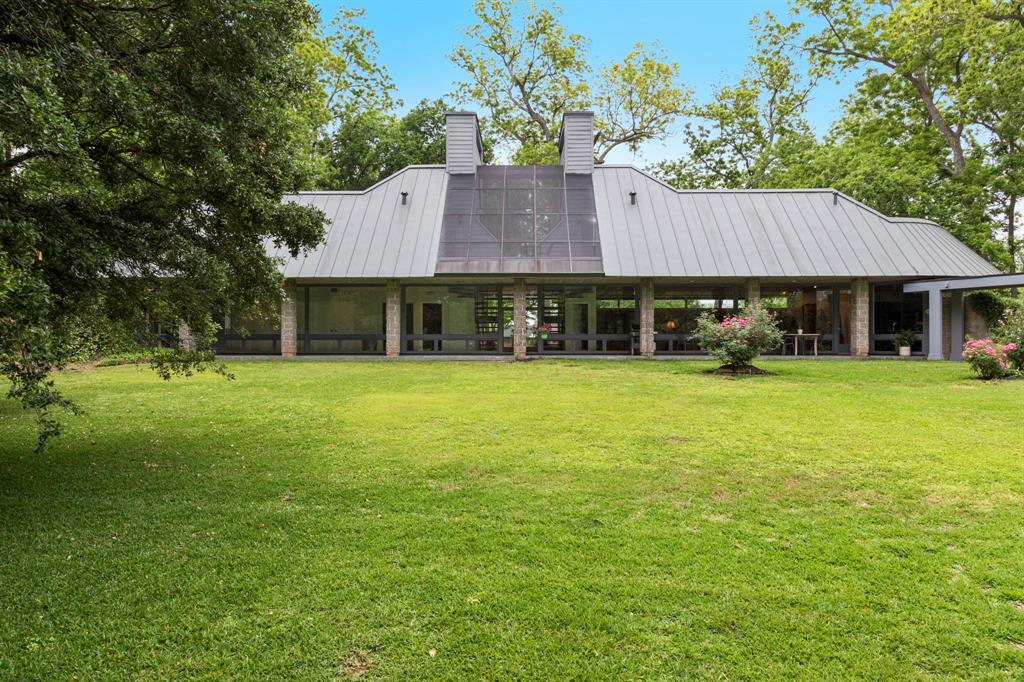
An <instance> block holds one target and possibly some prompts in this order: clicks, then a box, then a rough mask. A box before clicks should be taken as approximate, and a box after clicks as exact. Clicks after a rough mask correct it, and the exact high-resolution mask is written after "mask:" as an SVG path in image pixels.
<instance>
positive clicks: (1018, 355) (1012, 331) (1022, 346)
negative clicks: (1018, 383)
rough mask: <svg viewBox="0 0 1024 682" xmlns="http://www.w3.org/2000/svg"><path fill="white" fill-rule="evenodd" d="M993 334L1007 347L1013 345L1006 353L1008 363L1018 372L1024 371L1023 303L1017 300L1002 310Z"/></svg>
mask: <svg viewBox="0 0 1024 682" xmlns="http://www.w3.org/2000/svg"><path fill="white" fill-rule="evenodd" d="M994 336H995V338H996V339H997V340H998V341H999V342H1000V343H1002V344H1004V345H1006V346H1007V347H1009V345H1012V346H1013V347H1012V348H1009V350H1008V351H1007V353H1006V354H1007V357H1008V358H1009V360H1010V364H1011V365H1012V366H1013V368H1014V369H1015V370H1017V371H1018V372H1022V371H1024V305H1020V304H1019V302H1018V304H1017V305H1015V306H1010V307H1007V308H1006V310H1005V311H1003V316H1002V318H1001V319H1000V320H999V324H998V325H997V326H996V328H995V333H994Z"/></svg>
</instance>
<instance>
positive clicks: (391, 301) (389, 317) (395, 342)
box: [384, 279, 402, 358]
mask: <svg viewBox="0 0 1024 682" xmlns="http://www.w3.org/2000/svg"><path fill="white" fill-rule="evenodd" d="M385 309H386V312H385V315H384V353H385V354H386V355H387V356H388V357H389V358H397V357H398V355H399V354H400V353H401V352H402V287H400V286H399V284H398V280H397V279H389V280H388V298H387V304H386V306H385Z"/></svg>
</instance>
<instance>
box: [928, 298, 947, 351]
mask: <svg viewBox="0 0 1024 682" xmlns="http://www.w3.org/2000/svg"><path fill="white" fill-rule="evenodd" d="M942 336H943V335H942V291H941V290H939V289H938V288H937V287H936V288H935V289H929V290H928V359H929V360H941V359H942Z"/></svg>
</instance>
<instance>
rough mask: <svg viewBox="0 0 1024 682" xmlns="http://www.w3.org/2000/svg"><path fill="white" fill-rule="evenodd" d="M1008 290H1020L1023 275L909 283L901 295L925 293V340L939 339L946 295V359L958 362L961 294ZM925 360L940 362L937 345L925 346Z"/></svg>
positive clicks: (961, 336) (961, 342) (961, 340)
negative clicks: (926, 302)
mask: <svg viewBox="0 0 1024 682" xmlns="http://www.w3.org/2000/svg"><path fill="white" fill-rule="evenodd" d="M1011 287H1024V272H1015V273H1010V274H1005V275H984V276H981V277H953V278H950V279H930V280H924V281H918V282H909V283H907V284H905V285H903V292H904V293H907V294H915V293H925V292H927V294H928V338H929V339H941V338H942V322H943V321H942V292H944V291H948V292H949V295H950V308H949V311H950V313H949V314H950V320H949V332H950V333H949V338H950V344H949V359H950V360H960V359H962V357H963V349H964V293H965V292H970V291H978V290H980V289H1009V288H1011ZM928 359H929V360H942V359H943V357H942V343H941V342H938V343H936V342H934V341H933V342H931V343H929V345H928Z"/></svg>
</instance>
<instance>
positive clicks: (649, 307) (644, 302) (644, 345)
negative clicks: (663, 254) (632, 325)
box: [640, 279, 654, 358]
mask: <svg viewBox="0 0 1024 682" xmlns="http://www.w3.org/2000/svg"><path fill="white" fill-rule="evenodd" d="M640 355H642V356H643V357H645V358H653V357H654V280H651V279H645V280H643V281H642V282H641V283H640Z"/></svg>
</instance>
